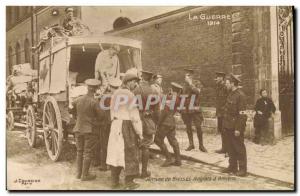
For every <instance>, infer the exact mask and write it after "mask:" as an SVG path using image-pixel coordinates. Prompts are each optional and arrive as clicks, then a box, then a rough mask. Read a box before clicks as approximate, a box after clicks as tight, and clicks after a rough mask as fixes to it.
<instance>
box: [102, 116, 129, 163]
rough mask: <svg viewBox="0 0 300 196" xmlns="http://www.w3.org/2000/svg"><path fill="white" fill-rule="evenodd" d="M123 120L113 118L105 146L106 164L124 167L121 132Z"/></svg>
mask: <svg viewBox="0 0 300 196" xmlns="http://www.w3.org/2000/svg"><path fill="white" fill-rule="evenodd" d="M122 123H123V120H113V121H112V124H111V128H110V134H109V139H108V146H107V158H106V164H108V165H112V166H114V167H125V147H124V139H123V134H122Z"/></svg>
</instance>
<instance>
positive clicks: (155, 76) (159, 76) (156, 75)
mask: <svg viewBox="0 0 300 196" xmlns="http://www.w3.org/2000/svg"><path fill="white" fill-rule="evenodd" d="M157 78H162V75H160V74H155V75H154V76H153V79H157Z"/></svg>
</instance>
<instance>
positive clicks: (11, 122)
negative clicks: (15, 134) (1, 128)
mask: <svg viewBox="0 0 300 196" xmlns="http://www.w3.org/2000/svg"><path fill="white" fill-rule="evenodd" d="M6 128H7V130H8V131H12V130H13V129H14V128H15V117H14V113H13V112H12V111H9V112H8V113H7V115H6Z"/></svg>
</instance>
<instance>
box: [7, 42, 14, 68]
mask: <svg viewBox="0 0 300 196" xmlns="http://www.w3.org/2000/svg"><path fill="white" fill-rule="evenodd" d="M12 53H13V49H12V47H11V46H10V47H9V48H8V72H9V74H11V73H12V66H13V62H12V61H13V59H12V57H13V56H12ZM6 73H7V72H6Z"/></svg>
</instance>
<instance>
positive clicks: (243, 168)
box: [236, 157, 247, 177]
mask: <svg viewBox="0 0 300 196" xmlns="http://www.w3.org/2000/svg"><path fill="white" fill-rule="evenodd" d="M238 164H239V171H238V172H237V173H236V175H237V176H240V177H245V176H247V158H246V157H243V158H242V159H240V160H239V161H238Z"/></svg>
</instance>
